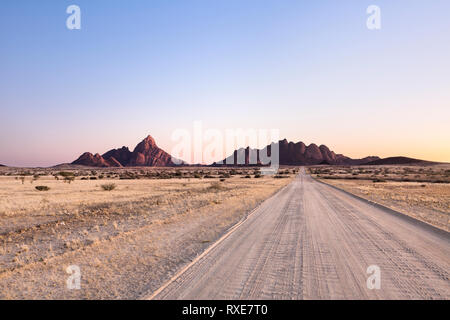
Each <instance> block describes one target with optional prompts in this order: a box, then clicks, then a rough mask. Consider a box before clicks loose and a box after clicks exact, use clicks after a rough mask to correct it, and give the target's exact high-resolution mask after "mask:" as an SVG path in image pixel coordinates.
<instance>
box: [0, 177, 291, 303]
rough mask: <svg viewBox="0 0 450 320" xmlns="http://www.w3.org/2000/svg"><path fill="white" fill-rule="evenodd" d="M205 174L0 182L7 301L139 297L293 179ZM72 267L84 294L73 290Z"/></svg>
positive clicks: (2, 285) (1, 287) (2, 287)
mask: <svg viewBox="0 0 450 320" xmlns="http://www.w3.org/2000/svg"><path fill="white" fill-rule="evenodd" d="M208 170H209V169H202V171H204V172H203V173H202V174H203V175H209V176H213V177H214V178H212V179H199V178H193V172H191V173H189V174H187V176H188V177H187V178H180V177H179V176H178V178H176V177H175V175H176V174H177V173H176V172H173V174H172V175H171V179H156V178H152V179H132V180H119V179H118V178H117V177H118V176H119V174H116V173H115V171H113V170H111V169H108V172H109V174H111V175H114V177H115V178H114V179H112V178H111V179H107V178H103V179H101V180H80V179H81V177H85V176H93V174H92V173H90V172H87V171H86V172H83V171H82V170H78V171H77V173H76V178H75V181H73V182H71V183H70V184H69V183H65V182H64V181H63V180H62V179H60V180H56V179H55V178H54V177H53V176H52V175H49V173H48V172H47V175H42V176H40V177H39V178H38V180H37V181H34V182H32V183H31V181H32V176H31V175H28V176H26V178H25V181H24V183H23V184H22V181H21V179H16V177H17V175H5V176H0V298H4V299H12V298H53V299H55V298H137V297H139V295H140V294H142V293H143V292H144V291H145V292H148V291H149V290H151V289H155V288H157V287H158V286H159V285H161V284H162V282H163V281H164V280H165V279H167V277H169V276H170V274H171V273H173V272H174V271H176V270H177V269H178V268H179V267H180V266H181V265H183V264H184V263H187V262H188V261H189V260H191V259H192V258H193V257H195V256H196V255H197V254H198V253H199V252H201V251H202V250H204V249H205V248H206V247H207V246H208V245H209V244H210V243H211V242H213V241H214V240H215V239H217V238H218V237H219V236H220V235H221V234H222V233H223V232H224V231H225V230H227V229H228V228H229V227H230V226H232V225H233V224H235V223H236V222H237V221H239V220H240V219H241V218H243V217H244V216H245V214H246V213H247V212H249V210H251V209H252V208H254V207H255V206H256V205H257V204H258V203H260V202H262V201H263V200H265V199H266V198H268V197H269V196H270V195H271V194H273V193H274V192H276V191H277V190H278V189H280V188H281V187H283V186H284V185H286V184H288V183H289V182H290V181H291V179H274V178H273V177H261V178H258V179H255V178H253V177H252V178H251V179H243V178H242V176H244V174H246V173H247V171H245V172H243V173H242V174H238V175H232V176H230V177H228V176H227V178H226V179H225V181H220V179H224V178H223V177H222V178H219V177H220V176H222V175H224V174H225V175H226V172H222V171H220V172H219V171H218V170H216V169H214V170H213V169H210V170H209V171H208ZM161 171H162V172H163V171H164V173H163V174H164V175H168V174H167V172H168V171H167V170H161ZM186 171H188V170H186ZM108 172H105V173H104V174H105V176H106V174H108ZM118 172H119V170H118ZM122 172H123V170H122ZM251 173H253V171H251ZM43 174H45V172H43ZM98 174H99V173H96V175H98ZM147 174H148V173H147V172H144V173H141V175H143V176H146V175H147ZM160 174H161V173H159V172H158V171H157V170H154V169H153V170H152V177H156V176H158V175H160ZM181 176H185V175H184V174H181ZM290 177H291V178H292V177H293V175H292V174H291V175H290ZM108 183H114V184H115V185H116V188H115V189H114V190H111V191H105V190H103V188H102V187H101V185H104V184H108ZM37 185H42V186H48V187H50V190H48V191H38V190H36V189H35V186H37ZM73 264H75V265H79V266H80V268H81V271H82V290H68V289H67V288H66V283H65V281H66V279H67V277H68V275H67V274H66V273H65V268H66V267H67V266H69V265H73Z"/></svg>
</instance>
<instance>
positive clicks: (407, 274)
mask: <svg viewBox="0 0 450 320" xmlns="http://www.w3.org/2000/svg"><path fill="white" fill-rule="evenodd" d="M369 266H373V267H375V266H376V268H378V270H379V271H380V273H379V279H380V282H379V283H380V287H379V288H373V289H371V288H369V287H368V286H367V280H368V278H369V276H371V273H372V272H373V271H371V272H370V273H369V274H368V273H367V269H368V267H369ZM449 271H450V236H449V233H446V232H444V231H440V230H439V231H437V229H435V228H431V227H428V226H426V225H424V224H422V223H418V222H417V221H416V220H412V219H407V218H405V216H402V215H394V214H392V213H390V212H389V211H387V210H384V209H381V208H378V207H375V206H373V205H370V204H368V203H367V202H365V201H362V200H359V199H356V198H355V197H352V196H350V195H348V194H346V193H344V192H343V191H340V190H337V189H335V188H332V187H331V186H328V185H325V184H322V183H320V182H317V181H315V180H313V179H312V178H311V177H310V176H308V175H305V174H304V171H302V172H301V174H300V175H299V176H298V177H297V178H296V179H295V180H294V181H293V183H291V184H290V185H289V186H288V187H286V188H284V189H282V190H281V191H280V192H279V193H277V194H276V195H275V196H274V197H272V198H270V199H269V200H267V201H265V202H264V203H263V204H262V205H261V206H260V207H259V208H258V209H257V210H256V211H255V212H254V213H253V214H252V215H250V216H249V218H248V219H247V220H246V221H245V222H243V223H242V224H241V225H240V226H239V227H238V228H237V229H235V231H234V232H233V233H231V234H229V235H228V237H226V238H225V239H224V240H223V241H221V242H220V243H219V244H218V245H216V246H215V247H214V248H213V249H212V250H210V251H209V252H208V253H207V254H205V255H204V256H202V257H201V258H200V259H199V260H198V261H197V262H196V263H194V264H192V265H191V266H190V268H188V269H187V270H186V271H185V272H184V273H182V274H181V275H179V276H178V277H176V279H175V281H173V282H171V283H169V284H168V285H167V286H166V287H164V288H162V290H161V291H158V292H156V293H155V294H153V295H152V294H150V295H148V296H146V297H147V298H155V299H251V300H253V299H450V280H449V277H450V275H449ZM299 312H301V310H299Z"/></svg>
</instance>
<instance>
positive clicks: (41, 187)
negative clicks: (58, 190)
mask: <svg viewBox="0 0 450 320" xmlns="http://www.w3.org/2000/svg"><path fill="white" fill-rule="evenodd" d="M35 188H36V190H38V191H48V190H50V188H49V187H47V186H36V187H35Z"/></svg>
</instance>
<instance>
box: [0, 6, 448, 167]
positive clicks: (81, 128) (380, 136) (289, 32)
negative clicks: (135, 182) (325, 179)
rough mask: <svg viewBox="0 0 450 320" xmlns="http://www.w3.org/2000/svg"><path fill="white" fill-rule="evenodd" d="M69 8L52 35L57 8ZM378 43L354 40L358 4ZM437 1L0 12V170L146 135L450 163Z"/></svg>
mask: <svg viewBox="0 0 450 320" xmlns="http://www.w3.org/2000/svg"><path fill="white" fill-rule="evenodd" d="M71 4H76V5H78V6H79V7H80V8H81V30H68V29H67V28H66V19H67V17H68V16H69V15H68V14H67V13H66V8H67V7H68V6H69V5H71ZM372 4H375V5H378V6H379V7H380V8H381V23H382V24H381V30H369V29H367V27H366V20H367V17H368V15H367V13H366V9H367V7H368V6H369V5H372ZM449 13H450V1H448V0H429V1H423V0H395V1H392V0H370V1H365V0H340V1H336V0H329V1H326V0H318V1H302V0H292V1H291V0H271V1H266V0H214V1H212V0H183V1H179V0H145V1H144V0H128V1H124V0H108V1H106V0H94V1H92V0H76V1H75V0H73V1H72V0H71V1H65V0H64V1H63V0H58V1H54V0H39V1H37V0H20V1H16V0H2V1H1V2H0V108H1V109H0V111H1V112H0V114H1V117H0V163H2V164H6V165H15V166H50V165H54V164H58V163H64V162H70V161H73V160H74V159H75V158H77V157H78V156H79V155H80V154H81V153H82V152H84V151H90V152H100V153H103V152H105V151H107V150H109V149H111V148H115V147H121V146H122V145H126V146H129V147H130V148H134V146H135V145H136V144H137V143H138V142H139V141H140V140H142V139H143V138H144V137H145V136H147V135H148V134H151V135H152V136H153V137H154V138H155V140H156V141H157V143H158V145H160V146H161V147H162V148H164V149H166V150H167V151H170V150H171V148H172V146H173V143H174V142H173V141H171V135H172V132H173V131H174V130H176V129H178V128H185V129H188V130H191V129H192V126H193V122H194V121H196V120H200V121H202V122H203V126H204V127H205V128H217V129H220V130H223V129H225V128H256V129H271V128H278V129H280V136H281V137H282V138H284V137H285V138H287V139H288V140H291V141H304V142H305V143H307V144H309V143H312V142H314V143H316V144H326V145H327V146H329V147H330V149H332V150H334V151H336V152H338V153H343V154H345V155H348V156H351V157H363V156H367V155H379V156H381V157H386V156H395V155H404V156H410V157H415V158H422V159H427V160H436V161H447V162H450V123H449V119H450V18H449Z"/></svg>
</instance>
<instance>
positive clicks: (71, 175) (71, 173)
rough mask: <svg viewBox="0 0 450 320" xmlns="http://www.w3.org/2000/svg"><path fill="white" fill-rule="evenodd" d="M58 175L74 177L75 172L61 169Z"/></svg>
mask: <svg viewBox="0 0 450 320" xmlns="http://www.w3.org/2000/svg"><path fill="white" fill-rule="evenodd" d="M59 175H60V176H61V177H74V176H75V174H74V173H73V172H68V171H61V172H60V173H59Z"/></svg>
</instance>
